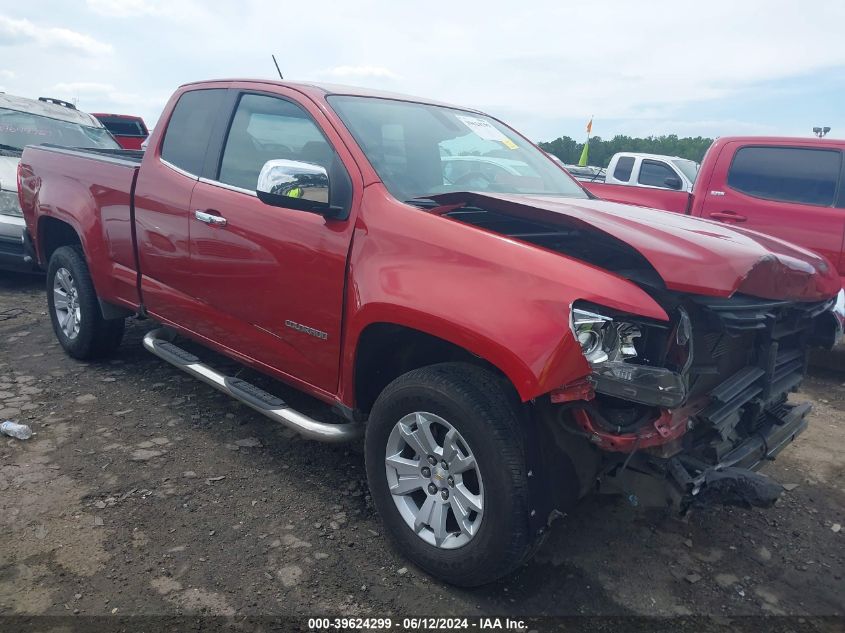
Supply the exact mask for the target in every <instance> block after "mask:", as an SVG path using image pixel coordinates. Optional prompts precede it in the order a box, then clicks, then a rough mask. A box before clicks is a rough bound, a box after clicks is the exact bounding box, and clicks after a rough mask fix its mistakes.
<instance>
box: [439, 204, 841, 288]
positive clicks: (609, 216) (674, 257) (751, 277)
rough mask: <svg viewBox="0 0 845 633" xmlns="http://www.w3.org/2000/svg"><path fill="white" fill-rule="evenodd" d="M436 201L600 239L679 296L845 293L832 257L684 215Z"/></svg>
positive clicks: (626, 208)
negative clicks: (630, 254)
mask: <svg viewBox="0 0 845 633" xmlns="http://www.w3.org/2000/svg"><path fill="white" fill-rule="evenodd" d="M433 198H434V199H435V200H436V201H437V202H439V203H441V204H450V205H451V204H457V203H460V202H464V203H466V204H469V205H474V206H478V207H481V208H486V209H491V210H495V211H497V212H500V213H505V214H509V215H513V216H517V217H524V218H526V219H531V220H535V221H539V222H544V223H548V224H558V225H563V226H567V225H568V226H572V227H576V228H579V229H586V230H595V231H600V232H602V233H605V234H607V235H610V236H612V237H614V238H616V239H618V240H620V241H622V242H624V243H626V244H628V245H629V246H631V247H632V248H634V249H635V250H636V251H638V252H639V253H640V254H641V255H642V256H643V257H645V258H646V259H647V260H648V262H649V263H650V264H651V265H652V267H654V269H655V270H656V271H657V273H658V274H659V275H660V276H661V277H662V278H663V281H664V283H665V284H666V287H667V288H669V289H671V290H676V291H679V292H688V293H694V294H702V295H710V296H723V297H728V296H731V295H732V294H734V293H735V292H740V293H742V294H747V295H751V296H755V297H760V298H764V299H776V300H778V299H780V300H791V301H819V300H824V299H828V298H830V297H833V296H834V295H836V293H837V292H839V290H840V288H841V281H840V278H839V275H838V274H837V272H836V271H835V270H834V268H833V266H832V265H831V264H830V263H829V262H828V261H827V260H826V259H825V258H824V257H821V256H819V255H817V254H815V253H812V252H810V251H808V250H805V249H803V248H800V247H798V246H795V245H793V244H790V243H788V242H784V241H782V240H779V239H777V238H774V237H770V236H767V235H763V234H761V233H757V232H755V231H748V230H744V229H737V228H734V227H728V226H725V225H723V224H719V223H717V222H712V221H709V220H701V219H698V218H692V217H689V216H686V215H681V214H678V213H670V212H666V211H657V210H654V209H646V208H643V207H635V206H630V205H625V204H618V203H613V202H607V201H604V200H581V199H573V198H557V197H548V196H532V195H511V194H495V193H484V194H481V193H454V194H452V193H450V194H444V195H439V196H433Z"/></svg>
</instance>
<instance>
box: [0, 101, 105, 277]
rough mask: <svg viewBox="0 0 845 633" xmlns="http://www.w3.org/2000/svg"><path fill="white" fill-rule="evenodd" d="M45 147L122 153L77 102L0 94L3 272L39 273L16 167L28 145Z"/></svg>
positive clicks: (0, 261) (0, 264) (0, 250)
mask: <svg viewBox="0 0 845 633" xmlns="http://www.w3.org/2000/svg"><path fill="white" fill-rule="evenodd" d="M47 143H49V144H52V145H63V146H65V147H98V148H102V149H115V150H119V149H120V145H118V144H117V141H115V140H114V138H112V136H111V134H109V133H108V131H107V130H106V129H105V128H104V127H103V124H102V123H100V122H99V121H98V120H97V119H95V118H94V117H93V116H91V115H90V114H86V113H84V112H80V111H79V110H77V109H76V108H75V107H74V106H73V104H70V103H67V102H64V101H59V100H58V99H47V98H44V97H42V98H40V99H38V100H35V99H25V98H23V97H13V96H11V95H7V94H0V268H4V269H11V270H23V271H32V270H35V262H34V261H33V260H32V258H31V257H29V256H27V254H26V252H25V250H24V242H23V235H24V228H25V225H24V221H23V215H22V214H21V207H20V203H19V202H18V185H17V168H18V163H19V162H20V158H21V153H22V152H23V148H24V147H25V146H26V145H43V144H47Z"/></svg>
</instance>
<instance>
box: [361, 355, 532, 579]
mask: <svg viewBox="0 0 845 633" xmlns="http://www.w3.org/2000/svg"><path fill="white" fill-rule="evenodd" d="M508 389H509V386H508V385H507V384H506V383H505V382H504V381H503V380H502V379H500V378H499V377H498V376H496V375H495V374H493V373H491V372H489V371H487V370H485V369H482V368H479V367H475V366H472V365H466V364H462V363H444V364H441V365H433V366H430V367H424V368H422V369H417V370H414V371H411V372H408V373H407V374H405V375H403V376H400V377H399V378H397V379H396V380H395V381H393V382H392V383H391V384H390V385H388V386H387V388H385V390H384V392H383V393H382V394H381V395H380V396H379V398H378V400H377V401H376V403H375V406H374V407H373V410H372V414H371V415H370V418H369V421H368V424H367V434H366V439H365V451H366V466H367V478H368V480H369V485H370V489H371V492H372V496H373V501H374V503H375V505H376V508H377V509H378V511H379V514H380V515H381V517H382V520H383V521H384V523H385V526H386V528H387V532H388V534H389V535H390V537H391V539H392V540H393V541H394V542H395V544H396V545H397V546H398V548H399V550H400V551H401V552H402V553H403V554H404V555H406V556H407V557H408V558H410V559H411V560H412V561H413V562H414V563H416V564H417V565H419V566H420V567H421V568H423V569H425V570H426V571H428V572H429V573H431V574H432V575H434V576H437V577H438V578H441V579H443V580H445V581H447V582H450V583H452V584H455V585H462V586H476V585H480V584H484V583H486V582H490V581H493V580H495V579H497V578H499V577H501V576H503V575H505V574H507V573H509V572H510V571H512V570H513V569H515V568H516V567H517V566H519V565H520V564H521V563H523V562H524V561H525V560H526V559H527V557H528V556H529V554H530V553H531V552H532V545H533V544H534V542H535V538H534V536H532V534H531V532H530V529H529V523H528V518H529V517H528V514H529V499H528V483H527V469H526V465H525V457H524V451H523V445H524V442H523V436H522V430H521V428H520V423H519V411H518V403H517V402H516V400H515V398H513V397H511V396H510V394H509V393H508Z"/></svg>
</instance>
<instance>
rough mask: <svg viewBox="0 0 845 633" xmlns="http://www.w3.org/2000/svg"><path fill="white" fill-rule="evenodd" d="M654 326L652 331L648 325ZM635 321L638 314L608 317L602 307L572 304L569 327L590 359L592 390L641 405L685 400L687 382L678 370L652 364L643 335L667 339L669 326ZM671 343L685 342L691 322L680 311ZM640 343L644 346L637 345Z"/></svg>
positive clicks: (673, 404) (670, 405) (671, 405)
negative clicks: (574, 305) (575, 305)
mask: <svg viewBox="0 0 845 633" xmlns="http://www.w3.org/2000/svg"><path fill="white" fill-rule="evenodd" d="M651 329H654V330H655V332H653V333H652V332H650V331H649V330H651ZM657 330H658V328H657V327H656V326H649V325H648V324H645V323H642V322H639V321H637V320H636V317H630V318H628V317H626V316H611V314H610V313H609V311H608V312H604V311H603V310H601V311H600V309H586V308H583V307H582V308H573V310H572V331H573V333H574V334H575V338H576V339H577V340H578V343H579V344H580V345H581V352H582V353H583V354H584V358H585V359H586V360H587V362H588V363H589V364H590V367H591V368H592V370H593V373H592V375H591V377H590V379H591V381H592V383H593V385H594V388H595V390H596V392H598V393H603V394H605V395H608V396H613V397H616V398H621V399H623V400H631V401H633V402H638V403H640V404H647V405H654V406H660V407H666V408H674V407H677V406H679V405H680V404H682V403H683V402H684V400H685V399H686V391H687V390H686V382H685V380H684V378H683V376H682V375H681V374H680V373H677V372H674V371H671V370H670V369H667V368H665V367H660V366H654V365H652V364H651V363H653V362H654V361H653V359H650V358H648V357H647V356H646V355H645V350H644V346H643V345H642V344H641V341H642V339H643V338H645V337H644V334H652V335H656V336H660V337H662V338H666V337H667V336H668V335H669V332H670V330H668V329H667V328H659V331H657ZM673 338H674V339H676V340H675V341H673V344H674V345H681V346H686V345H688V344H689V339H690V325H689V319H688V318H687V317H686V313H682V314H681V317H680V321H679V323H678V325H677V327H676V328H675V329H674V337H673ZM638 344H640V347H641V348H643V349H642V351H641V350H638Z"/></svg>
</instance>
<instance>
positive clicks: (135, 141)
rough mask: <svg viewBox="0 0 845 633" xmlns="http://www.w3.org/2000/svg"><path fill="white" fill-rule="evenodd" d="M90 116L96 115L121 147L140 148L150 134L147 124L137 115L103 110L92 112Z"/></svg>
mask: <svg viewBox="0 0 845 633" xmlns="http://www.w3.org/2000/svg"><path fill="white" fill-rule="evenodd" d="M91 116H93V117H96V118H97V120H98V121H99V122H100V123H102V124H103V125H104V126H105V128H106V129H107V130H108V131H109V132H111V135H112V136H113V137H114V139H115V140H116V141H117V142H118V143H120V146H121V147H122V148H123V149H142V148H143V145H144V141H146V140H147V137H148V136H149V135H150V133H149V131H148V130H147V124H146V123H144V119H142V118H141V117H139V116H134V115H131V114H107V113H105V112H92V113H91Z"/></svg>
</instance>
